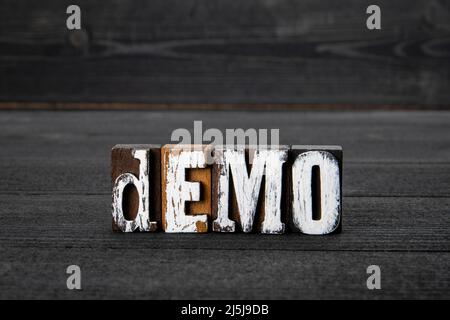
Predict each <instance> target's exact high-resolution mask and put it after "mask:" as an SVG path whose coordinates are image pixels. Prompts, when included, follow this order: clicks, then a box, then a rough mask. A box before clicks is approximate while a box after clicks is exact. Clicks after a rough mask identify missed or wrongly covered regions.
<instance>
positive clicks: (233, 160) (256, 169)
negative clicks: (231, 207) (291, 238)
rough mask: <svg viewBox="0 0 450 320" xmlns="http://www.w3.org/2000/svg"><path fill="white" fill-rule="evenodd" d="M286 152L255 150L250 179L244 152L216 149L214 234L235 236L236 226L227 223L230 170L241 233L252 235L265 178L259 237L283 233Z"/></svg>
mask: <svg viewBox="0 0 450 320" xmlns="http://www.w3.org/2000/svg"><path fill="white" fill-rule="evenodd" d="M286 159H287V149H279V150H278V149H275V150H255V153H254V156H253V162H252V169H251V172H250V176H249V174H248V172H247V164H246V162H245V149H244V148H239V149H237V150H234V149H231V148H230V149H225V150H223V149H220V148H216V161H217V164H218V165H219V168H220V176H219V182H218V201H217V208H216V211H217V219H216V220H215V221H214V224H213V226H214V228H213V229H214V231H219V232H234V231H235V222H233V221H231V220H230V219H229V212H228V201H229V192H228V189H229V168H230V169H231V173H232V177H233V184H234V189H235V195H236V200H237V205H238V209H239V215H240V220H241V224H242V230H243V231H244V232H251V231H252V228H253V222H254V219H255V213H256V207H257V204H258V197H259V193H260V189H261V182H262V178H263V176H264V173H265V174H266V187H265V207H264V209H265V210H264V211H265V217H264V222H263V224H262V230H261V232H262V233H269V234H270V233H273V234H278V233H283V232H284V224H283V223H282V222H281V192H282V169H283V163H284V162H285V161H286Z"/></svg>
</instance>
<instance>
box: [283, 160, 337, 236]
mask: <svg viewBox="0 0 450 320" xmlns="http://www.w3.org/2000/svg"><path fill="white" fill-rule="evenodd" d="M314 166H318V167H319V168H320V190H321V194H320V204H321V218H320V220H314V219H313V208H312V207H313V201H314V199H312V187H311V181H312V170H313V167H314ZM292 182H293V196H294V200H293V202H292V216H293V222H294V226H295V227H296V228H298V229H299V231H300V232H302V233H305V234H313V235H314V234H316V235H319V234H328V233H331V232H333V231H334V230H336V228H337V227H338V226H339V222H340V218H341V217H340V216H341V190H340V172H339V164H338V161H337V160H336V158H335V157H334V156H333V155H332V154H331V153H329V152H326V151H308V152H304V153H302V154H300V155H299V156H298V157H297V159H296V160H295V162H294V165H293V166H292Z"/></svg>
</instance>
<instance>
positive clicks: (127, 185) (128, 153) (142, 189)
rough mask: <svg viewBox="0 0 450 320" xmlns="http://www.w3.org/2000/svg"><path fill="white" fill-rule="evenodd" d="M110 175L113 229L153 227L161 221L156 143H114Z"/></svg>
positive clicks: (152, 228) (130, 230) (146, 229)
mask: <svg viewBox="0 0 450 320" xmlns="http://www.w3.org/2000/svg"><path fill="white" fill-rule="evenodd" d="M111 179H112V188H113V202H112V216H113V230H114V231H122V232H133V231H143V232H149V231H156V230H157V228H158V226H160V225H161V197H160V194H161V190H160V187H161V150H160V146H159V145H117V146H115V147H114V148H113V149H112V151H111Z"/></svg>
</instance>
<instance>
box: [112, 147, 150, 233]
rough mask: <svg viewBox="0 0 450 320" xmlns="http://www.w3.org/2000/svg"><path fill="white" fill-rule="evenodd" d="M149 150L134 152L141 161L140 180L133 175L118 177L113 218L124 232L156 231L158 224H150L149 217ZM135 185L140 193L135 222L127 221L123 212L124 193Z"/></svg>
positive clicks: (114, 190)
mask: <svg viewBox="0 0 450 320" xmlns="http://www.w3.org/2000/svg"><path fill="white" fill-rule="evenodd" d="M149 153H150V152H149V150H144V149H139V150H133V157H134V158H135V159H138V160H139V161H140V163H139V179H138V178H136V177H135V176H134V175H133V174H131V173H124V174H121V175H120V176H118V177H117V179H116V182H115V184H114V187H113V205H112V216H113V219H114V221H115V223H116V224H117V226H118V227H119V228H120V230H122V232H133V231H135V230H136V229H139V231H152V230H155V229H156V222H150V221H149V219H150V216H149V167H150V166H149V164H150V162H149V161H150V160H149ZM130 184H131V185H134V186H135V187H136V189H137V191H138V193H139V208H138V213H137V216H136V219H135V220H132V221H129V220H126V219H125V216H124V215H123V210H122V201H123V191H124V189H125V187H126V186H127V185H130Z"/></svg>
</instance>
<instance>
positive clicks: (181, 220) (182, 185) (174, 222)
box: [162, 146, 208, 233]
mask: <svg viewBox="0 0 450 320" xmlns="http://www.w3.org/2000/svg"><path fill="white" fill-rule="evenodd" d="M165 148H166V147H163V149H165ZM167 148H168V150H167V151H163V152H162V156H163V159H164V166H166V168H163V170H165V172H166V175H165V177H164V179H165V182H164V185H163V189H164V190H163V192H164V194H165V197H164V196H163V201H164V204H163V208H165V209H164V210H165V211H164V212H163V219H164V221H163V226H164V230H165V232H169V233H179V232H207V231H208V216H207V215H206V214H204V215H195V216H189V215H186V212H185V202H186V201H199V200H200V183H199V182H188V181H186V180H185V177H186V169H189V168H206V153H205V151H204V150H203V149H202V150H196V148H197V146H195V147H194V146H187V147H186V146H185V148H187V149H188V150H183V148H182V147H181V146H178V147H177V146H171V147H167ZM192 149H194V150H192ZM164 199H165V200H164Z"/></svg>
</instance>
